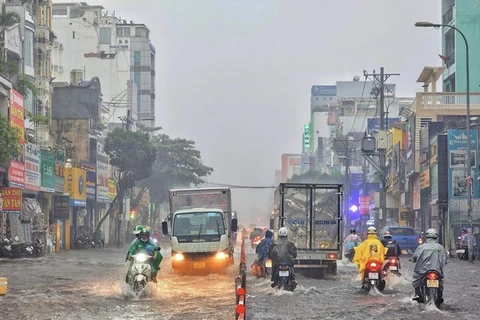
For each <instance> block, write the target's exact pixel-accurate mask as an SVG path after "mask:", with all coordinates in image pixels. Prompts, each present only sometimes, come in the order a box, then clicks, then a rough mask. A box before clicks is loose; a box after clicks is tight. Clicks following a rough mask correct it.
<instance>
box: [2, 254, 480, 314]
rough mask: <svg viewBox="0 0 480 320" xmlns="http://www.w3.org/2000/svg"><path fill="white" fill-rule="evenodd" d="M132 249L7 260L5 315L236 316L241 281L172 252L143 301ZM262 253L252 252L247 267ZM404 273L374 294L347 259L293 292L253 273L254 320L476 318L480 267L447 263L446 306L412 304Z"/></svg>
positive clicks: (250, 303)
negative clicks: (135, 287)
mask: <svg viewBox="0 0 480 320" xmlns="http://www.w3.org/2000/svg"><path fill="white" fill-rule="evenodd" d="M124 251H125V250H124V249H117V248H105V249H91V250H73V251H68V252H61V253H58V254H57V255H55V256H48V257H43V258H40V259H18V260H6V259H1V260H0V270H1V271H0V274H1V276H5V277H8V282H9V285H8V294H7V295H6V296H3V297H0V319H39V320H40V319H41V320H43V319H52V320H53V319H62V320H66V319H76V320H79V319H165V320H166V319H179V320H180V319H208V320H216V319H234V313H233V311H234V305H235V296H234V291H233V288H234V278H235V276H236V274H237V267H232V268H231V270H229V272H228V273H227V274H212V275H207V276H181V275H177V274H176V273H175V272H173V270H172V269H171V266H170V258H169V257H168V256H169V253H168V252H164V254H165V255H166V256H167V257H166V258H165V259H164V261H163V262H162V270H161V273H160V274H159V280H160V281H159V283H158V284H157V285H150V286H149V287H147V289H146V290H145V295H144V296H142V297H140V298H137V297H135V296H134V295H133V294H132V293H131V292H129V290H128V288H127V287H126V286H124V285H123V283H124V282H123V277H124V272H125V265H124V263H123V261H124V259H125V252H124ZM253 259H254V255H253V254H252V252H250V253H249V254H248V260H249V261H248V263H247V267H250V264H251V261H253ZM402 263H403V270H402V273H403V277H401V278H397V279H396V280H395V281H393V282H392V281H390V282H389V283H388V284H387V288H386V289H385V291H384V292H383V293H378V292H373V291H372V292H371V293H369V294H366V293H364V292H362V290H361V289H360V283H359V282H358V281H356V277H357V273H356V268H355V266H353V265H352V264H350V263H344V262H342V261H341V262H339V273H338V275H337V276H332V277H329V278H328V279H324V280H320V279H309V278H305V277H303V276H301V275H298V276H297V279H298V284H299V285H298V287H297V289H296V290H295V292H293V293H289V292H283V291H276V290H274V289H272V288H271V287H270V281H268V280H265V279H256V278H254V277H252V276H251V275H249V276H248V282H247V319H249V320H256V319H262V320H263V319H272V320H273V319H275V320H277V319H300V318H301V319H319V318H322V319H347V318H348V319H351V318H352V317H354V318H355V319H368V318H377V317H383V318H389V319H424V320H429V319H432V320H433V319H454V318H456V319H473V318H476V316H475V315H476V314H477V311H476V310H477V302H478V299H479V297H480V287H479V286H478V284H477V283H476V282H475V281H474V275H475V273H476V272H477V270H478V269H479V268H480V266H479V265H478V264H475V263H474V264H469V263H466V262H465V261H459V260H457V259H454V260H451V261H450V262H449V264H448V265H447V267H446V280H445V294H444V297H445V303H444V305H442V306H441V307H440V310H438V309H436V308H435V307H427V306H425V305H423V304H417V303H416V302H413V301H411V296H412V293H413V291H412V287H411V284H410V282H409V280H410V279H411V275H412V267H413V264H412V263H411V262H408V260H407V259H406V258H404V259H403V260H402Z"/></svg>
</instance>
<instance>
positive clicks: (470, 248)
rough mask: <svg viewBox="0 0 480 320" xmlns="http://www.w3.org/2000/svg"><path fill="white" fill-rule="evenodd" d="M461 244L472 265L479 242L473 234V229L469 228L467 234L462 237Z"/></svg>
mask: <svg viewBox="0 0 480 320" xmlns="http://www.w3.org/2000/svg"><path fill="white" fill-rule="evenodd" d="M461 244H462V245H463V246H465V256H466V258H467V259H468V261H469V262H470V263H473V255H474V253H475V247H476V246H477V241H476V240H475V236H474V235H473V234H472V229H471V228H467V233H466V234H465V235H464V236H463V237H462V241H461Z"/></svg>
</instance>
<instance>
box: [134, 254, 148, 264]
mask: <svg viewBox="0 0 480 320" xmlns="http://www.w3.org/2000/svg"><path fill="white" fill-rule="evenodd" d="M148 258H149V257H148V256H147V255H146V254H145V253H139V254H136V255H135V260H137V261H138V262H145V261H147V260H148Z"/></svg>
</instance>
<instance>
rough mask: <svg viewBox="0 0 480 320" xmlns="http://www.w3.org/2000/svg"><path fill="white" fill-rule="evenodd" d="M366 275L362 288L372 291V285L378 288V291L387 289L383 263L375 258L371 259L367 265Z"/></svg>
mask: <svg viewBox="0 0 480 320" xmlns="http://www.w3.org/2000/svg"><path fill="white" fill-rule="evenodd" d="M364 272H365V273H364V274H365V277H364V279H363V283H362V289H363V290H365V291H366V292H370V290H371V289H372V287H375V288H377V290H378V291H380V292H381V291H383V289H385V280H383V277H382V264H381V263H380V262H378V261H375V260H369V261H368V262H367V266H366V267H365V271H364Z"/></svg>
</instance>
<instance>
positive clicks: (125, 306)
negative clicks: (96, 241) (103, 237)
mask: <svg viewBox="0 0 480 320" xmlns="http://www.w3.org/2000/svg"><path fill="white" fill-rule="evenodd" d="M164 254H165V255H166V256H168V253H164ZM124 260H125V250H124V249H116V248H105V249H91V250H73V251H68V252H61V253H59V254H57V255H56V256H49V257H44V258H40V259H18V260H5V259H2V260H0V274H1V275H2V276H5V277H8V294H7V295H6V296H4V297H0V319H39V320H40V319H52V320H53V319H62V320H66V319H77V320H78V319H140V318H141V319H165V320H166V319H169V320H173V319H231V318H232V317H233V316H234V313H233V312H234V304H235V296H234V291H233V287H234V278H235V276H236V274H237V273H238V271H237V270H236V268H233V267H232V270H229V272H228V273H227V274H212V275H207V276H198V277H194V276H178V275H176V274H175V273H174V272H173V270H172V269H171V264H170V258H169V257H166V258H165V259H164V260H163V261H162V270H161V271H160V273H159V283H158V284H157V285H154V284H151V285H150V286H149V287H147V288H146V289H145V294H144V296H142V297H140V298H137V297H135V295H133V294H132V293H131V292H130V291H129V289H128V287H127V286H125V285H124V276H125V264H124V263H123V261H124ZM230 271H231V272H230Z"/></svg>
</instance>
